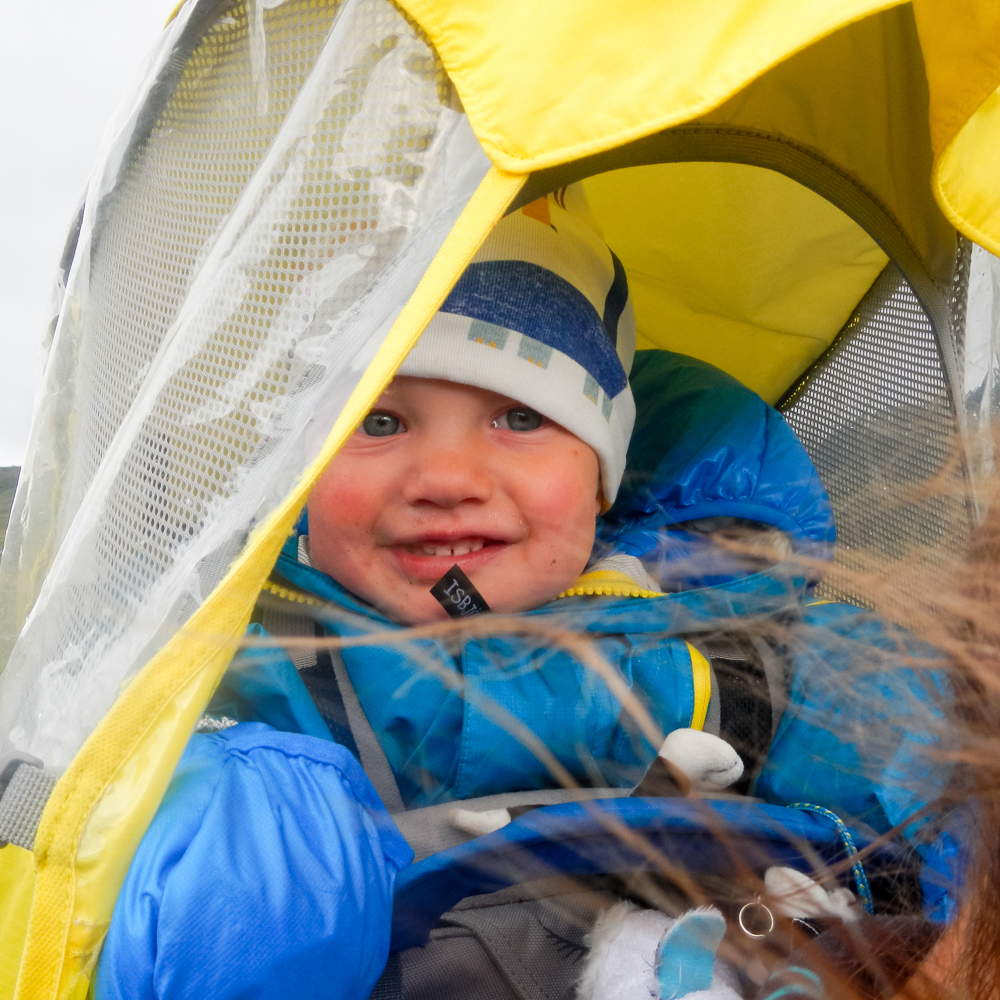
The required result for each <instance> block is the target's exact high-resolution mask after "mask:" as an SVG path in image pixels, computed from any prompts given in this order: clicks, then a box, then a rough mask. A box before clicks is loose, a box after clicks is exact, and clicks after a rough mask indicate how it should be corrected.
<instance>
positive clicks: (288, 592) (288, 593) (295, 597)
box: [261, 580, 329, 608]
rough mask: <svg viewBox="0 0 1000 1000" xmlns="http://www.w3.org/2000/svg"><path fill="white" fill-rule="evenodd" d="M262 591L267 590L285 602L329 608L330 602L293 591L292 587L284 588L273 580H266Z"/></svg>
mask: <svg viewBox="0 0 1000 1000" xmlns="http://www.w3.org/2000/svg"><path fill="white" fill-rule="evenodd" d="M261 590H266V591H267V592H268V593H269V594H274V596H275V597H280V598H282V599H283V600H285V601H292V602H293V603H295V604H309V605H311V606H312V607H314V608H325V607H328V606H329V601H323V600H320V599H319V598H317V597H310V596H309V595H308V594H304V593H302V591H301V590H292V589H291V588H290V587H282V586H281V584H280V583H275V582H274V581H273V580H265V581H264V586H263V587H261Z"/></svg>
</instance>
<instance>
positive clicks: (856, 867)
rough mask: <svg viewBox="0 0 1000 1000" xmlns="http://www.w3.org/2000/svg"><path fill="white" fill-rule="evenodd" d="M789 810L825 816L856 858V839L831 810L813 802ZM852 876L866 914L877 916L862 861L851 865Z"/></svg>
mask: <svg viewBox="0 0 1000 1000" xmlns="http://www.w3.org/2000/svg"><path fill="white" fill-rule="evenodd" d="M789 808H790V809H804V810H805V811H806V812H814V813H819V815H820V816H825V817H826V818H827V819H828V820H831V821H832V822H833V823H834V824H836V827H837V830H838V831H839V832H840V839H841V840H842V841H843V842H844V850H846V851H847V855H848V857H854V856H855V855H856V854H857V853H858V849H857V847H855V846H854V838H853V837H852V836H851V831H850V830H848V829H847V827H846V826H845V825H844V821H843V820H842V819H841V818H840V817H839V816H838V815H837V814H836V813H835V812H830V810H829V809H824V808H823V807H822V806H814V805H813V804H812V803H811V802H793V803H792V804H791V806H789ZM851 874H852V875H853V876H854V884H855V886H856V887H857V890H858V895H859V896H860V897H861V905H862V906H863V907H864V910H865V913H868V914H871V915H872V916H875V903H874V902H873V900H872V890H871V886H869V885H868V876H867V875H866V874H865V867H864V865H863V864H862V863H861V862H860V861H855V862H854V864H853V865H851Z"/></svg>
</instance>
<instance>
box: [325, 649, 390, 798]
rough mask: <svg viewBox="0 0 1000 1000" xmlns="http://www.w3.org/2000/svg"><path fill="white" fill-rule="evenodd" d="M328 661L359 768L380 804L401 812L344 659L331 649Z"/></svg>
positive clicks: (376, 739) (379, 746) (381, 750)
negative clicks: (359, 763) (342, 704)
mask: <svg viewBox="0 0 1000 1000" xmlns="http://www.w3.org/2000/svg"><path fill="white" fill-rule="evenodd" d="M330 662H331V663H332V664H333V673H334V676H335V677H336V678H337V686H338V687H339V688H340V696H341V698H343V699H344V710H345V711H346V712H347V723H348V725H349V726H350V727H351V735H353V736H354V742H355V743H356V744H357V747H358V756H359V757H360V758H361V766H362V767H363V768H364V769H365V774H367V775H368V780H369V781H370V782H371V783H372V784H373V785H374V786H375V791H376V792H378V796H379V798H380V799H381V800H382V804H383V805H384V806H385V807H386V809H387V810H388V811H389V813H390V815H395V814H396V813H401V812H403V810H404V809H405V808H406V807H405V806H404V805H403V796H402V795H400V794H399V785H397V784H396V776H395V775H394V774H393V773H392V768H391V767H390V766H389V758H388V757H386V755H385V751H384V750H383V749H382V744H381V743H379V741H378V737H377V736H376V735H375V730H374V729H372V726H371V723H370V722H369V721H368V716H367V715H365V710H364V709H363V708H362V707H361V700H360V699H359V698H358V693H357V692H356V691H355V690H354V685H353V684H352V683H351V678H350V677H349V676H348V674H347V667H345V666H344V661H343V659H342V658H341V656H340V654H339V653H338V652H337V651H336V650H334V649H331V650H330Z"/></svg>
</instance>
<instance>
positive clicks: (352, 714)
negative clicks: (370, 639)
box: [260, 602, 405, 814]
mask: <svg viewBox="0 0 1000 1000" xmlns="http://www.w3.org/2000/svg"><path fill="white" fill-rule="evenodd" d="M260 623H261V625H262V626H263V627H264V628H265V629H267V631H268V632H270V633H271V635H273V636H275V637H276V638H281V637H282V636H284V637H290V636H309V637H314V636H315V635H316V631H315V619H314V618H312V617H311V616H310V615H309V614H308V613H306V612H300V611H299V610H298V609H297V608H295V606H294V605H291V604H289V605H288V606H287V607H286V606H285V605H276V604H275V603H272V602H268V603H267V604H266V606H264V607H263V608H262V612H261V618H260ZM288 652H289V654H290V656H291V659H292V662H293V663H294V664H295V667H296V669H297V670H304V669H305V668H306V667H312V666H315V665H316V650H315V649H309V648H298V649H290V650H289V651H288ZM329 653H330V662H331V664H332V665H333V673H334V676H335V677H336V679H337V687H339V688H340V696H341V698H343V700H344V710H345V711H346V713H347V724H348V725H349V726H350V729H351V735H352V736H353V737H354V742H355V744H356V745H357V748H358V756H359V757H360V758H361V766H362V767H363V768H364V771H365V774H367V775H368V780H369V781H370V782H371V783H372V784H373V785H374V786H375V791H376V792H378V795H379V798H380V799H381V800H382V803H383V805H384V806H385V807H386V809H387V810H388V811H389V812H390V813H393V814H394V813H401V812H402V811H403V809H404V808H405V807H404V806H403V797H402V795H400V794H399V785H397V784H396V777H395V775H394V774H393V773H392V768H391V767H390V766H389V760H388V758H387V757H386V755H385V751H384V750H383V749H382V744H381V743H379V741H378V737H377V736H376V735H375V730H374V729H372V727H371V723H370V722H369V721H368V716H366V715H365V710H364V709H363V708H362V707H361V700H360V699H359V698H358V694H357V692H356V691H355V690H354V685H353V684H352V683H351V678H350V677H349V676H348V674H347V668H346V667H345V666H344V661H343V659H342V658H341V656H340V654H339V653H338V652H337V651H336V650H335V649H331V650H329Z"/></svg>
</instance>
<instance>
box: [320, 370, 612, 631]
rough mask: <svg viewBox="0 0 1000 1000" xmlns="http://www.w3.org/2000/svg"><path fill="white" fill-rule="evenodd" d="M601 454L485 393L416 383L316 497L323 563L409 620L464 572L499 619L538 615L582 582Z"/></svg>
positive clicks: (429, 609)
mask: <svg viewBox="0 0 1000 1000" xmlns="http://www.w3.org/2000/svg"><path fill="white" fill-rule="evenodd" d="M598 477H599V473H598V462H597V455H596V454H595V452H594V450H593V449H592V448H591V447H590V446H589V445H586V444H584V443H583V442H582V441H581V440H580V439H579V438H578V437H576V436H575V435H574V434H571V433H570V432H569V431H567V430H565V429H564V428H562V427H560V426H559V425H558V424H554V423H552V422H551V421H550V420H547V419H546V418H544V417H541V416H540V414H537V413H536V412H535V411H534V410H530V409H528V408H527V407H524V406H521V405H520V404H518V403H517V402H516V401H515V400H513V399H508V398H507V397H506V396H501V395H500V394H499V393H496V392H490V391H489V390H486V389H477V388H475V387H473V386H468V385H459V384H456V383H454V382H443V381H439V380H437V379H423V378H412V377H409V376H403V377H400V378H397V379H396V380H395V381H394V382H393V383H392V385H391V386H390V387H389V388H388V389H387V390H386V391H385V393H384V394H383V395H382V398H381V399H380V400H379V401H378V404H377V405H376V407H375V409H374V410H373V411H372V412H371V414H370V415H369V416H368V418H367V419H366V420H365V422H364V424H362V426H361V427H359V428H358V430H357V431H356V432H355V434H354V435H353V437H352V438H351V439H350V440H349V441H348V442H347V444H346V445H344V448H343V449H342V450H341V452H340V453H339V454H338V455H337V457H336V458H335V459H334V460H333V462H332V463H331V464H330V467H329V469H327V471H326V472H325V473H324V474H323V477H322V478H321V479H320V480H319V482H318V483H317V484H316V487H315V489H314V490H313V492H312V495H311V496H310V498H309V541H310V545H311V550H312V559H313V563H314V564H315V565H316V566H317V568H319V569H321V570H322V571H323V572H324V573H327V574H328V575H329V576H332V577H333V578H334V579H335V580H336V581H337V582H338V583H340V584H341V585H342V586H344V587H346V588H347V589H348V590H350V591H352V592H353V593H355V594H357V595H358V596H359V597H362V598H364V599H365V600H366V601H368V602H369V603H370V604H373V605H375V606H376V607H377V608H379V609H380V610H382V611H383V612H384V613H385V614H387V615H388V616H389V617H391V618H393V619H395V620H396V621H399V622H403V623H405V624H408V625H416V624H422V623H426V622H431V621H437V620H440V619H443V618H446V617H447V616H446V614H445V612H444V609H443V608H442V607H441V605H440V604H439V603H438V602H437V601H436V600H435V599H434V598H433V597H432V596H431V594H430V593H429V590H430V588H431V587H432V586H433V585H434V584H435V583H437V581H438V580H439V579H441V577H442V576H444V574H445V572H447V570H449V569H450V568H451V567H452V566H453V565H454V564H455V563H458V565H459V566H461V567H462V569H463V571H464V572H465V573H466V574H467V575H468V577H469V578H470V579H471V580H472V582H473V583H474V584H475V585H476V587H477V588H478V589H479V591H480V593H482V595H483V597H484V598H485V599H486V601H487V603H488V604H489V605H490V607H491V608H492V609H493V610H494V611H501V612H513V611H526V610H528V609H530V608H536V607H538V606H539V605H540V604H544V603H545V602H546V601H548V600H551V599H552V598H553V597H555V596H556V595H557V594H558V593H559V592H560V591H562V590H565V589H566V588H567V587H569V586H570V585H571V584H572V583H573V581H574V580H575V579H576V578H577V577H578V576H579V575H580V573H581V572H582V571H583V570H584V568H585V567H586V564H587V560H588V559H589V557H590V552H591V548H592V547H593V544H594V530H595V519H596V517H597V514H598V512H599V510H600V494H599V481H598Z"/></svg>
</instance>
